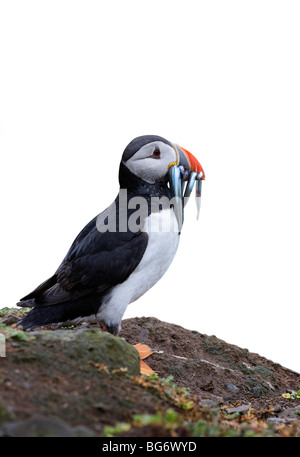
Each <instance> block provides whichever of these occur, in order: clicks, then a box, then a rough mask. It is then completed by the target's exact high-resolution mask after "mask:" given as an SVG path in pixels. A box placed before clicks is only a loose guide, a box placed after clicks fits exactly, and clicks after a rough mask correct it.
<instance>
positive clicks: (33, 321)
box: [16, 295, 100, 330]
mask: <svg viewBox="0 0 300 457" xmlns="http://www.w3.org/2000/svg"><path fill="white" fill-rule="evenodd" d="M18 305H19V306H20V304H19V303H18ZM21 306H26V301H24V302H22V304H21ZM27 306H33V301H32V300H28V304H27ZM99 306H100V303H99V300H95V296H92V295H90V296H85V297H82V298H80V299H77V300H73V301H68V302H64V303H58V304H55V305H49V306H35V307H34V308H33V309H32V310H31V311H29V313H28V314H26V316H24V317H23V318H22V319H21V320H20V321H19V322H18V323H17V324H16V326H17V327H18V326H19V325H22V330H31V329H33V328H35V327H40V326H42V325H48V324H57V323H60V322H68V321H72V320H74V319H80V318H83V317H86V316H91V315H96V314H97V312H98V310H99Z"/></svg>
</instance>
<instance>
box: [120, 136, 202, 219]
mask: <svg viewBox="0 0 300 457" xmlns="http://www.w3.org/2000/svg"><path fill="white" fill-rule="evenodd" d="M122 162H123V164H124V165H125V166H126V167H127V168H128V169H129V170H130V171H131V173H133V174H134V175H135V176H137V177H139V178H141V179H142V180H144V181H146V182H147V183H150V184H154V183H162V182H165V181H166V180H168V181H169V185H170V190H171V195H172V197H173V198H174V199H175V205H174V206H175V212H176V215H177V218H178V219H179V218H182V217H183V206H184V205H185V204H186V202H187V200H188V198H189V196H190V194H191V192H192V190H193V187H194V184H195V182H196V202H197V208H198V215H199V209H200V198H201V184H202V181H203V180H204V179H205V174H204V170H203V168H202V166H201V165H200V163H199V162H198V160H197V159H196V158H195V157H194V156H193V155H192V154H191V153H190V152H188V151H187V150H186V149H184V148H182V147H181V146H178V145H177V144H174V143H171V142H170V141H168V140H166V139H165V138H162V137H160V136H157V135H144V136H139V137H137V138H135V139H134V140H132V141H131V142H130V143H129V144H128V146H127V147H126V148H125V150H124V152H123V156H122ZM184 182H186V186H185V185H184ZM180 214H181V216H179V215H180Z"/></svg>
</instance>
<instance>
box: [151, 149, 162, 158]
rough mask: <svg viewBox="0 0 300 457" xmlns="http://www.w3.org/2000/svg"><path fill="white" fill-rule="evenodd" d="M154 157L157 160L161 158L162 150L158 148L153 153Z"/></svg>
mask: <svg viewBox="0 0 300 457" xmlns="http://www.w3.org/2000/svg"><path fill="white" fill-rule="evenodd" d="M152 157H155V158H156V159H159V158H160V150H159V149H158V148H155V149H154V151H153V152H152Z"/></svg>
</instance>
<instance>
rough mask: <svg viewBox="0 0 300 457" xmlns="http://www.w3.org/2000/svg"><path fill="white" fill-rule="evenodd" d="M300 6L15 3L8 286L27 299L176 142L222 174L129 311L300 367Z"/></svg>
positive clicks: (3, 18)
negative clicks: (127, 168)
mask: <svg viewBox="0 0 300 457" xmlns="http://www.w3.org/2000/svg"><path fill="white" fill-rule="evenodd" d="M299 23H300V7H299V2H298V1H288V0H285V1H276V0H272V1H264V0H259V1H256V0H251V1H243V0H238V1H214V0H209V1H200V0H195V1H192V0H187V1H184V2H183V1H176V0H172V1H170V0H159V1H158V0H151V2H150V1H143V0H138V1H136V0H126V1H123V0H122V1H109V2H108V1H100V0H97V1H89V0H85V1H76V0H72V1H65V0H59V1H55V0H51V1H40V0H39V1H31V0H27V1H11V0H9V1H5V0H2V1H1V3H0V66H1V68H0V94H1V95H0V152H1V163H0V165H1V171H0V180H1V182H0V184H1V237H0V243H1V244H0V255H1V276H0V278H1V286H0V307H2V306H14V304H15V302H16V301H17V300H18V299H20V298H21V297H22V296H24V295H25V294H27V293H29V292H30V291H31V290H32V289H33V288H35V287H36V286H37V285H38V284H39V283H40V282H42V281H43V280H45V279H46V278H48V277H49V276H51V275H52V274H53V273H54V271H55V270H56V268H57V267H58V265H59V263H60V262H61V260H62V258H63V257H64V255H65V254H66V252H67V250H68V248H69V246H70V245H71V243H72V241H73V239H74V238H75V236H76V235H77V233H78V232H79V231H80V230H81V229H82V228H83V226H84V225H85V224H86V223H87V222H88V221H89V220H90V219H92V218H93V217H94V216H95V215H96V214H98V213H99V212H100V211H102V210H103V209H105V208H106V207H107V206H108V205H109V204H110V203H111V202H112V200H113V199H114V198H115V196H116V194H117V192H118V166H119V161H120V157H121V154H122V152H123V149H124V148H125V146H126V145H127V143H128V142H129V141H130V140H131V139H132V138H134V137H136V136H139V135H143V134H158V135H161V136H164V137H166V138H167V139H169V140H170V141H173V142H177V143H179V144H180V145H182V146H183V147H185V148H186V149H188V150H189V151H191V152H192V153H193V154H194V155H195V156H196V157H197V158H198V159H199V161H200V162H201V164H202V165H203V167H204V170H205V173H206V177H207V179H206V181H205V182H204V184H203V198H202V208H201V213H200V219H199V221H198V222H196V208H195V204H194V202H193V201H191V202H190V203H189V205H188V208H187V212H186V216H185V225H184V229H183V232H182V240H181V245H180V248H179V251H178V253H177V256H176V258H175V260H174V262H173V264H172V266H171V267H170V269H169V271H168V272H167V274H166V276H165V277H164V278H163V279H162V280H161V281H160V282H159V283H158V284H157V285H156V286H155V287H154V288H153V289H152V290H151V291H149V292H148V293H147V294H146V295H145V296H144V297H142V298H141V299H140V300H139V301H138V302H136V303H134V304H131V305H130V307H129V308H128V310H127V312H126V314H125V317H133V316H143V315H145V316H155V317H157V318H159V319H161V320H165V321H168V322H173V323H177V324H180V325H182V326H184V327H186V328H190V329H196V330H198V331H199V332H201V333H206V334H209V335H211V334H214V335H216V336H217V337H219V338H221V339H224V340H225V341H227V342H229V343H232V344H236V345H238V346H240V347H242V348H248V349H249V350H250V351H253V352H258V353H259V354H260V355H263V356H265V357H267V358H269V359H271V360H273V361H274V362H278V363H280V364H282V365H284V366H286V367H288V368H291V369H293V370H295V371H298V372H299V371H300V357H299V326H300V320H299V295H300V294H299V259H300V242H299V232H300V222H299V220H300V218H299V196H300V184H299V175H300V169H299V165H300V158H299V127H300V89H299V88H300V63H299V62H300V59H299V57H300V56H299V49H300V27H299Z"/></svg>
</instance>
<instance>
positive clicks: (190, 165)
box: [174, 144, 205, 181]
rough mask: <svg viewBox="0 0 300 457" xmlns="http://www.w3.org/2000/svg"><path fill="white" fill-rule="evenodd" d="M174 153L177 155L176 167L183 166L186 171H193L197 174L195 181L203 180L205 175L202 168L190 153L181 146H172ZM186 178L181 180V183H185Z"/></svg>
mask: <svg viewBox="0 0 300 457" xmlns="http://www.w3.org/2000/svg"><path fill="white" fill-rule="evenodd" d="M174 147H175V151H176V152H177V154H178V165H181V166H183V167H184V168H185V169H186V170H189V171H193V172H195V173H197V175H198V176H197V177H196V179H197V180H198V179H202V180H203V179H205V173H204V170H203V168H202V165H201V163H200V162H199V161H198V160H197V159H196V157H195V156H193V154H192V153H190V152H189V151H187V150H186V149H184V148H183V147H182V146H178V144H174ZM187 180H188V177H186V178H183V181H187Z"/></svg>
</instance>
